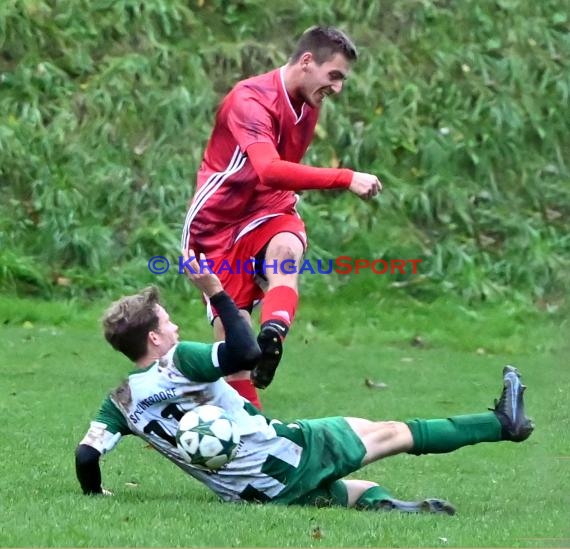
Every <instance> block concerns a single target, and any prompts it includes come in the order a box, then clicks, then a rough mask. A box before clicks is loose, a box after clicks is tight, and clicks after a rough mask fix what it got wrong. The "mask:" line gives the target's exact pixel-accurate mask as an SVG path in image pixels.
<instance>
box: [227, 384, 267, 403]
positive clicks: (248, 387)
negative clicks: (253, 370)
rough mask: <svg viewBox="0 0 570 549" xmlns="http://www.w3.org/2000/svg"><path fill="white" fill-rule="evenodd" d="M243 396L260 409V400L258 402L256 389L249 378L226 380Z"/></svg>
mask: <svg viewBox="0 0 570 549" xmlns="http://www.w3.org/2000/svg"><path fill="white" fill-rule="evenodd" d="M226 381H227V382H228V384H229V385H231V386H232V387H233V388H234V389H235V390H236V391H237V392H238V393H239V394H240V395H241V396H242V397H243V398H247V400H249V401H250V402H251V403H252V404H253V405H254V406H255V407H256V408H258V409H259V410H261V402H259V396H258V394H257V389H256V388H255V386H254V385H253V383H252V382H251V380H250V379H232V380H231V381H228V380H226Z"/></svg>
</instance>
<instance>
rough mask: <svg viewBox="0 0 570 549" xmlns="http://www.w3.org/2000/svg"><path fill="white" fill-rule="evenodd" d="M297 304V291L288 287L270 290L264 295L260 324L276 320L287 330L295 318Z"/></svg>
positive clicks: (277, 287) (276, 287)
mask: <svg viewBox="0 0 570 549" xmlns="http://www.w3.org/2000/svg"><path fill="white" fill-rule="evenodd" d="M298 303H299V294H298V293H297V290H294V289H293V288H291V287H289V286H275V288H271V290H269V291H268V292H267V293H266V294H265V296H264V298H263V303H262V305H261V319H260V320H261V324H262V325H263V324H265V323H266V322H268V321H270V320H276V321H278V322H279V323H280V324H284V325H285V326H286V327H287V329H288V328H289V326H291V323H292V322H293V318H294V317H295V312H296V311H297V304H298Z"/></svg>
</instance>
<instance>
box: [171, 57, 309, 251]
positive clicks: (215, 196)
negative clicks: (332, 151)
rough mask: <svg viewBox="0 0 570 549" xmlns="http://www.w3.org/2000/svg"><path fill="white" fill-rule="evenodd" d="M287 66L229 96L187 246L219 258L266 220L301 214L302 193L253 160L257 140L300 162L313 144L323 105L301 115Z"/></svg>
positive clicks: (191, 214)
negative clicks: (264, 173)
mask: <svg viewBox="0 0 570 549" xmlns="http://www.w3.org/2000/svg"><path fill="white" fill-rule="evenodd" d="M282 73H283V69H282V68H281V69H275V70H273V71H271V72H268V73H266V74H262V75H259V76H254V77H253V78H249V79H247V80H243V81H241V82H239V83H238V84H237V85H236V86H235V87H234V88H233V89H232V90H231V91H230V93H229V94H228V95H227V96H226V97H225V98H224V100H223V101H222V104H221V105H220V108H219V110H218V113H217V115H216V122H215V126H214V129H213V131H212V135H211V136H210V140H209V142H208V145H207V147H206V151H205V153H204V158H203V160H202V164H201V166H200V169H199V171H198V178H197V186H196V192H195V194H194V197H193V199H192V203H191V205H190V209H189V210H188V214H187V216H186V222H185V226H184V233H183V236H182V244H183V246H186V247H189V248H192V249H194V250H195V251H196V252H204V253H206V254H211V255H212V256H219V255H220V254H223V253H225V252H226V251H227V250H228V249H230V248H231V247H232V246H233V244H234V243H235V241H236V240H237V239H238V238H239V237H241V236H242V235H243V234H245V233H246V232H248V231H249V230H251V229H253V228H255V227H256V226H258V225H259V224H261V223H263V222H264V221H265V220H267V219H270V218H271V217H274V216H276V215H280V214H291V213H295V204H296V202H297V195H296V194H295V193H294V192H293V191H289V190H276V189H274V188H270V187H268V186H265V185H263V184H262V183H261V181H260V180H259V177H258V176H257V174H256V173H255V171H254V169H253V167H252V166H251V163H250V162H249V160H248V158H247V154H246V152H247V148H248V147H249V146H250V145H252V144H254V143H271V144H272V145H273V146H274V147H275V148H276V149H277V152H278V153H279V156H280V157H281V159H282V160H286V161H289V162H295V163H298V162H300V161H301V159H302V158H303V155H304V154H305V152H306V151H307V148H308V147H309V144H310V143H311V141H312V139H313V135H314V131H315V126H316V124H317V119H318V116H319V111H318V109H315V108H313V107H310V106H309V105H307V104H306V103H304V104H303V106H302V109H301V112H300V113H297V112H296V111H295V109H294V108H293V105H292V104H291V101H290V99H289V96H288V94H287V91H286V89H285V84H284V81H283V74H282Z"/></svg>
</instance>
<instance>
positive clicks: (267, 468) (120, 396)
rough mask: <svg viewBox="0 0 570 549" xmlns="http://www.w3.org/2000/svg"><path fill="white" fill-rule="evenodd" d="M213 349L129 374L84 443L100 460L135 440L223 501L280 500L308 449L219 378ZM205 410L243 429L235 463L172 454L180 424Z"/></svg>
mask: <svg viewBox="0 0 570 549" xmlns="http://www.w3.org/2000/svg"><path fill="white" fill-rule="evenodd" d="M218 345H219V343H215V344H205V343H194V342H181V343H179V344H178V345H177V346H176V347H174V348H173V349H172V350H171V351H170V352H169V353H168V354H167V355H165V356H164V357H163V358H162V359H160V360H159V361H157V362H155V363H154V364H152V365H150V366H149V367H148V368H146V369H138V370H136V371H134V372H132V373H131V374H129V376H128V378H127V379H126V380H125V381H124V382H123V383H122V384H121V385H120V386H119V387H118V388H117V389H115V390H114V391H112V392H111V393H110V394H109V396H108V397H107V398H106V399H105V400H104V401H103V404H102V405H101V408H100V410H99V412H98V414H97V416H96V421H94V422H92V424H91V428H90V430H89V432H88V433H87V435H86V436H85V438H84V439H83V440H82V442H81V443H82V444H89V445H90V446H93V447H94V448H96V449H97V450H99V451H100V452H102V453H105V452H106V451H109V450H111V449H112V448H113V447H114V446H115V444H116V442H117V441H118V439H119V438H120V436H122V435H128V434H134V435H137V436H139V437H141V438H143V439H145V440H146V441H147V442H148V443H149V444H151V445H152V446H153V447H154V448H156V450H158V451H159V452H160V453H161V454H163V455H164V456H166V457H167V458H168V459H170V460H171V461H173V462H174V463H175V464H176V465H178V466H179V467H180V468H181V469H183V470H184V471H185V472H187V473H188V474H190V475H192V476H193V477H195V478H196V479H198V480H200V481H201V482H203V483H204V484H206V485H207V486H208V487H209V488H211V489H212V490H213V491H214V492H216V494H218V495H219V496H220V497H221V498H222V499H224V500H227V501H239V500H258V501H269V500H271V499H273V498H275V497H276V496H278V495H279V494H280V493H281V492H282V491H283V490H284V489H285V488H286V487H287V483H288V480H293V479H294V478H296V477H297V474H295V473H296V470H297V468H298V467H299V465H300V462H301V456H302V453H303V448H304V446H305V443H304V436H303V433H302V430H301V429H299V426H298V425H297V424H290V425H284V424H282V423H281V422H277V421H274V420H270V419H269V418H267V417H266V416H264V415H262V414H261V412H259V410H257V409H256V408H255V407H254V406H252V405H251V404H250V403H249V402H248V401H247V400H245V399H244V398H243V397H242V396H241V395H239V393H238V392H237V391H235V390H234V389H233V388H232V387H231V386H230V385H228V384H227V383H226V382H225V380H224V379H222V377H221V376H222V373H221V371H220V369H219V364H218V359H217V356H218V353H217V351H218ZM202 404H214V405H216V406H219V407H220V408H223V409H224V410H225V411H226V412H227V413H228V414H229V415H231V416H232V417H233V419H234V420H235V422H236V423H237V425H238V427H239V430H240V436H241V441H240V444H239V448H238V451H237V454H236V457H235V458H234V459H233V460H232V461H230V462H229V463H228V464H227V465H225V466H224V467H223V468H221V469H219V470H217V471H203V470H200V469H196V468H194V467H192V466H190V465H188V464H187V463H186V462H185V461H183V459H182V458H181V456H180V455H179V452H178V449H177V447H176V441H175V438H174V437H175V434H176V431H177V428H178V422H179V421H180V419H181V418H182V416H183V415H184V414H185V413H186V412H188V411H189V410H192V409H193V408H195V407H196V406H199V405H202ZM297 473H298V471H297Z"/></svg>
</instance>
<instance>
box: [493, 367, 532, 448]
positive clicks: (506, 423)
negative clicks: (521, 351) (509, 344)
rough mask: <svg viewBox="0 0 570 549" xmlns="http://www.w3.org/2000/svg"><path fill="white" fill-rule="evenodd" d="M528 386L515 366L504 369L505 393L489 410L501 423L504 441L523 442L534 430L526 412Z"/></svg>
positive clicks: (503, 392)
mask: <svg viewBox="0 0 570 549" xmlns="http://www.w3.org/2000/svg"><path fill="white" fill-rule="evenodd" d="M525 389H526V385H523V384H522V382H521V376H520V373H519V371H518V370H517V369H516V368H515V367H514V366H505V367H504V368H503V391H502V393H501V396H500V398H499V399H498V400H495V407H494V408H489V409H490V410H492V411H493V412H495V415H496V416H497V418H498V420H499V421H500V423H501V427H502V433H501V434H502V437H503V440H511V441H513V442H522V441H523V440H526V439H527V438H528V437H529V436H530V435H531V433H532V432H533V430H534V424H533V422H532V421H531V420H530V419H529V418H528V417H527V416H526V414H525V411H524V400H523V395H524V392H525Z"/></svg>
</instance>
